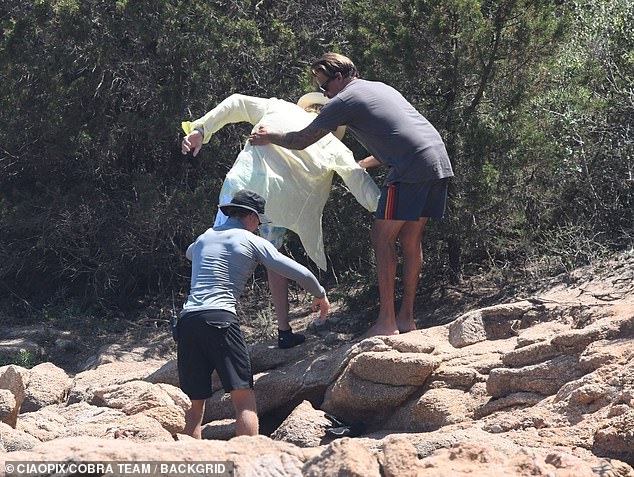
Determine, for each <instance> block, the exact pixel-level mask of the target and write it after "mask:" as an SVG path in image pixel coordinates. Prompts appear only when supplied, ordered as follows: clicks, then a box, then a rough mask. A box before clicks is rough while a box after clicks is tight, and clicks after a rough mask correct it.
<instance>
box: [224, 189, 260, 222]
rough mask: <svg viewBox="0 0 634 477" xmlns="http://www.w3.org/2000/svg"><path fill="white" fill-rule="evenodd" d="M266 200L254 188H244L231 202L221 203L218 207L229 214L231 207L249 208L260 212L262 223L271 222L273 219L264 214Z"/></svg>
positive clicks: (257, 212)
mask: <svg viewBox="0 0 634 477" xmlns="http://www.w3.org/2000/svg"><path fill="white" fill-rule="evenodd" d="M265 205H266V201H265V200H264V198H263V197H262V196H261V195H258V194H256V193H255V192H253V191H252V190H249V189H242V190H240V191H238V192H236V194H235V195H234V196H233V199H231V202H227V203H226V204H220V205H219V206H218V207H219V208H220V210H221V211H222V213H223V214H225V215H229V214H228V212H229V210H228V208H229V207H240V208H241V209H247V210H250V211H252V212H255V213H256V214H258V217H259V219H260V223H261V224H270V223H271V219H269V218H268V217H267V216H266V215H264V207H265Z"/></svg>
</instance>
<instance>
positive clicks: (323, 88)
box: [319, 78, 334, 93]
mask: <svg viewBox="0 0 634 477" xmlns="http://www.w3.org/2000/svg"><path fill="white" fill-rule="evenodd" d="M332 80H334V78H328V79H327V80H326V81H324V82H323V83H322V84H320V85H319V91H321V92H322V93H325V92H326V91H328V85H329V84H330V82H331V81H332Z"/></svg>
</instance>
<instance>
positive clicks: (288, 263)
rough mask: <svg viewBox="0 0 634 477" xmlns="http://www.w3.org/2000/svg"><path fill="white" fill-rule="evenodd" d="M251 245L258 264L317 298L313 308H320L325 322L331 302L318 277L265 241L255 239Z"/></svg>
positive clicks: (320, 315)
mask: <svg viewBox="0 0 634 477" xmlns="http://www.w3.org/2000/svg"><path fill="white" fill-rule="evenodd" d="M251 243H252V244H253V245H254V251H255V253H256V255H257V257H258V262H260V263H261V264H262V265H264V266H265V267H266V268H267V269H269V270H272V271H274V272H276V273H278V274H279V275H282V276H284V277H286V278H289V279H291V280H293V281H295V282H297V283H298V284H299V285H300V286H301V287H302V288H303V289H304V290H306V291H307V292H308V293H310V294H311V295H313V296H314V297H315V298H314V299H313V303H312V305H311V308H312V310H313V311H316V310H317V308H319V310H320V313H319V317H320V319H322V320H325V319H326V316H327V315H328V310H329V309H330V302H329V301H328V297H327V296H326V290H325V289H324V287H322V286H321V284H320V283H319V281H318V280H317V277H315V275H313V273H312V272H311V271H310V270H308V268H306V267H305V266H303V265H301V264H299V263H297V262H296V261H295V260H292V259H290V258H289V257H287V256H286V255H283V254H281V253H280V252H278V250H277V249H276V248H275V247H274V246H273V245H271V243H269V242H268V241H266V240H265V239H263V238H261V237H255V239H254V240H252V241H251Z"/></svg>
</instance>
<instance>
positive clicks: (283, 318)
mask: <svg viewBox="0 0 634 477" xmlns="http://www.w3.org/2000/svg"><path fill="white" fill-rule="evenodd" d="M267 275H268V279H269V290H271V299H272V300H273V307H274V308H275V316H276V317H277V327H278V328H279V329H280V330H282V331H284V330H288V329H290V325H289V324H288V278H286V277H284V276H282V275H280V274H278V273H275V272H273V271H271V270H267Z"/></svg>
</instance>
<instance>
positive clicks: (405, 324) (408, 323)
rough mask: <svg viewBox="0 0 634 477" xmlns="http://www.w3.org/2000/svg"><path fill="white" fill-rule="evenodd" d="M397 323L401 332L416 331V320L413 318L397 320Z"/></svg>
mask: <svg viewBox="0 0 634 477" xmlns="http://www.w3.org/2000/svg"><path fill="white" fill-rule="evenodd" d="M396 325H397V326H398V331H399V332H401V333H407V332H408V331H414V330H415V329H416V322H415V321H414V320H413V319H409V320H403V321H401V320H397V321H396Z"/></svg>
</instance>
